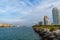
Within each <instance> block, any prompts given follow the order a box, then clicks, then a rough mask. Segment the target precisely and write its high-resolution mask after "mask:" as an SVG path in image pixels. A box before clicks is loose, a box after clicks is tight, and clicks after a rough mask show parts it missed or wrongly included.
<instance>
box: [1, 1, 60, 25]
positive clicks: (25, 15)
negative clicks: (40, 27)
mask: <svg viewBox="0 0 60 40" xmlns="http://www.w3.org/2000/svg"><path fill="white" fill-rule="evenodd" d="M55 6H56V7H58V8H60V0H0V23H13V24H19V25H32V24H35V23H37V22H39V21H43V17H44V16H46V15H47V16H48V17H49V19H50V21H51V22H52V8H53V7H55Z"/></svg>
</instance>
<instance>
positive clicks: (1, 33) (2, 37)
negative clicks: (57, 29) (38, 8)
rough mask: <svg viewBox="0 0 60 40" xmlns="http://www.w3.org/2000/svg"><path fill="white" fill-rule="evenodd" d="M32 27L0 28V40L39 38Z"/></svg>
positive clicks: (30, 39) (35, 39)
mask: <svg viewBox="0 0 60 40" xmlns="http://www.w3.org/2000/svg"><path fill="white" fill-rule="evenodd" d="M39 39H40V38H39V36H38V35H37V34H36V33H35V32H34V30H33V29H32V27H14V28H0V40H39Z"/></svg>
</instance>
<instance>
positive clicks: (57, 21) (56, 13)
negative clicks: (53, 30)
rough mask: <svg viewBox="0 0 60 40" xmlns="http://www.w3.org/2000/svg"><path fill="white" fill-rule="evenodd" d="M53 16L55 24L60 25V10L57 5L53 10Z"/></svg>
mask: <svg viewBox="0 0 60 40" xmlns="http://www.w3.org/2000/svg"><path fill="white" fill-rule="evenodd" d="M52 16H53V24H55V25H60V19H59V10H58V8H57V7H54V8H53V10H52Z"/></svg>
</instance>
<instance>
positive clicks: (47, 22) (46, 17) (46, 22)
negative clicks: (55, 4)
mask: <svg viewBox="0 0 60 40" xmlns="http://www.w3.org/2000/svg"><path fill="white" fill-rule="evenodd" d="M44 25H51V23H50V21H49V18H48V16H44Z"/></svg>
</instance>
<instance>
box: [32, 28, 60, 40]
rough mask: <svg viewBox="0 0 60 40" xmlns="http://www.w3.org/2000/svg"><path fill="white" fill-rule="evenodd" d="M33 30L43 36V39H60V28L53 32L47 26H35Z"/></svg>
mask: <svg viewBox="0 0 60 40" xmlns="http://www.w3.org/2000/svg"><path fill="white" fill-rule="evenodd" d="M33 30H34V31H35V32H36V33H37V34H38V35H39V36H40V37H41V38H42V40H60V29H57V30H55V31H52V32H51V31H50V30H49V29H47V28H45V29H42V28H39V29H38V28H33Z"/></svg>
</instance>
